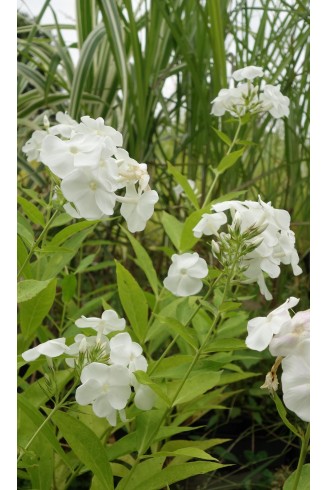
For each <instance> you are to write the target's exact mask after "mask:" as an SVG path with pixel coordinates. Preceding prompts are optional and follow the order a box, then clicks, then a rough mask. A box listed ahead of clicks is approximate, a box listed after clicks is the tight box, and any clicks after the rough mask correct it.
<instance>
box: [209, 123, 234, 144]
mask: <svg viewBox="0 0 328 490" xmlns="http://www.w3.org/2000/svg"><path fill="white" fill-rule="evenodd" d="M212 129H213V130H214V131H215V132H216V134H217V135H218V137H219V138H220V139H221V140H222V141H223V142H224V143H226V144H227V145H228V146H231V145H232V141H231V139H230V138H229V136H228V135H227V134H225V133H223V131H219V130H218V129H216V128H213V127H212Z"/></svg>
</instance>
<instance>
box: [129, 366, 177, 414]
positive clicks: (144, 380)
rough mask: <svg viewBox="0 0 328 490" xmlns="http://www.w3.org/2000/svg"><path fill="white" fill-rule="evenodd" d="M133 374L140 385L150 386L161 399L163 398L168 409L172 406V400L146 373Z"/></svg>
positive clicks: (136, 372) (137, 372)
mask: <svg viewBox="0 0 328 490" xmlns="http://www.w3.org/2000/svg"><path fill="white" fill-rule="evenodd" d="M133 374H134V375H135V377H136V378H137V381H139V383H141V384H143V385H147V386H149V387H150V388H151V389H152V390H153V391H154V392H155V393H156V394H157V395H158V396H159V397H160V398H162V400H164V402H165V403H166V405H167V406H168V407H169V406H170V399H169V398H168V396H167V395H166V394H165V393H164V391H163V390H162V388H161V387H160V386H159V385H158V384H157V383H155V382H154V381H152V380H151V379H150V377H149V376H148V374H147V373H145V372H144V371H134V373H133Z"/></svg>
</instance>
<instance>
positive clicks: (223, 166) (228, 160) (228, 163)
mask: <svg viewBox="0 0 328 490" xmlns="http://www.w3.org/2000/svg"><path fill="white" fill-rule="evenodd" d="M243 153H244V148H242V149H241V150H237V151H233V152H232V153H230V154H229V155H225V156H224V157H223V158H222V160H221V162H220V163H219V166H218V172H219V173H220V174H223V172H225V171H226V170H227V169H228V168H230V167H232V166H233V165H234V164H235V163H236V162H237V160H238V159H239V158H240V157H241V156H242V154H243Z"/></svg>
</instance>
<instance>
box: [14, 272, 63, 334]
mask: <svg viewBox="0 0 328 490" xmlns="http://www.w3.org/2000/svg"><path fill="white" fill-rule="evenodd" d="M56 282H57V280H56V279H53V280H52V281H50V282H49V284H48V285H47V287H46V288H44V289H43V290H42V291H40V292H39V293H38V294H37V295H36V296H34V297H33V298H32V299H30V300H28V301H24V303H21V304H20V325H21V329H22V333H23V335H24V337H26V338H28V337H30V336H31V335H32V334H33V333H34V332H35V331H36V330H37V328H38V327H39V326H40V325H41V323H42V321H43V319H44V318H45V316H46V315H47V313H48V312H49V310H50V308H51V307H52V305H53V302H54V299H55V295H56Z"/></svg>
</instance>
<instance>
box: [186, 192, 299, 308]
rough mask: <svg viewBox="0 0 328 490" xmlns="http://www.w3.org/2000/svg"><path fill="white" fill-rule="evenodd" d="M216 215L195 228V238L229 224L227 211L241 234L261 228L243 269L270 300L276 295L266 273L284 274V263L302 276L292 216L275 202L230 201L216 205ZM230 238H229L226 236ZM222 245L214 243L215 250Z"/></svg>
mask: <svg viewBox="0 0 328 490" xmlns="http://www.w3.org/2000/svg"><path fill="white" fill-rule="evenodd" d="M212 210H213V211H215V213H214V214H204V215H203V216H202V218H201V220H200V221H199V223H198V224H197V225H196V226H195V227H194V229H193V232H194V235H195V237H197V238H200V237H201V236H202V235H216V236H218V237H220V235H219V233H218V230H219V229H220V227H221V226H222V225H223V224H225V223H226V222H227V216H226V214H225V213H224V211H227V210H230V212H231V215H232V217H233V220H232V224H231V228H232V229H235V228H236V227H238V228H239V229H240V232H241V233H246V232H247V231H248V230H254V229H258V230H259V233H258V234H256V236H255V237H254V238H252V239H251V240H249V243H250V244H252V243H253V244H254V246H255V245H256V246H255V248H254V250H252V251H251V252H250V253H248V254H246V255H245V256H244V257H243V258H242V262H241V266H242V267H243V268H244V269H245V271H244V276H245V282H246V283H248V284H250V283H253V282H257V283H258V285H259V287H260V291H261V293H262V294H263V295H264V296H265V298H266V299H267V300H270V299H272V295H271V293H270V291H269V290H268V288H267V285H266V283H265V278H264V273H266V274H268V275H269V277H271V278H276V277H278V276H279V275H280V264H285V265H287V264H290V265H291V266H292V269H293V273H294V275H295V276H297V275H299V274H301V272H302V269H301V268H300V267H299V265H298V262H299V256H298V253H297V251H296V249H295V234H294V232H293V231H291V230H290V215H289V213H288V211H285V210H284V209H275V208H274V207H272V206H271V203H270V202H269V203H265V202H263V201H262V200H261V198H260V196H259V200H258V202H255V201H243V202H242V201H226V202H222V203H218V204H214V205H213V206H212ZM223 235H224V236H225V237H226V238H229V235H227V234H223ZM218 247H219V245H218V244H216V243H215V242H214V243H213V251H214V253H215V250H218Z"/></svg>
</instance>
